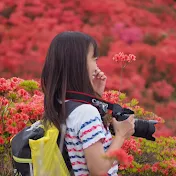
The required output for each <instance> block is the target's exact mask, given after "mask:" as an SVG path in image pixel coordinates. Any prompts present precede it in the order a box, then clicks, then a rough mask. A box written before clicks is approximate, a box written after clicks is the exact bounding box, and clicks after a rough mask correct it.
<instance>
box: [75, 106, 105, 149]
mask: <svg viewBox="0 0 176 176" xmlns="http://www.w3.org/2000/svg"><path fill="white" fill-rule="evenodd" d="M78 111H79V112H78V113H79V115H78V118H79V121H77V122H78V124H77V130H78V131H77V134H78V137H79V139H80V141H81V143H82V145H83V149H85V148H87V147H89V146H91V145H92V144H94V143H95V142H97V141H99V140H100V141H101V142H103V141H104V140H105V132H104V127H103V122H102V120H101V116H100V114H99V112H98V110H97V109H96V108H95V107H93V106H92V105H88V104H84V105H81V106H80V107H79V109H78Z"/></svg>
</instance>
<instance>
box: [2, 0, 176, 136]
mask: <svg viewBox="0 0 176 176" xmlns="http://www.w3.org/2000/svg"><path fill="white" fill-rule="evenodd" d="M65 30H74V31H82V32H85V33H88V34H90V35H91V36H93V37H94V38H95V39H96V40H97V42H98V44H99V50H100V59H99V61H98V62H99V67H100V68H101V69H102V70H103V71H104V72H105V74H106V75H107V76H108V82H107V90H112V89H115V90H118V89H119V85H120V64H118V63H115V62H113V61H112V60H111V59H112V56H113V54H115V53H119V52H124V53H126V54H130V53H132V54H134V55H136V56H137V61H136V62H134V63H132V64H130V65H129V66H128V67H127V69H125V71H124V76H123V84H122V86H121V90H122V91H123V92H125V93H126V95H127V97H128V98H127V99H126V100H125V101H126V102H128V101H130V100H131V99H132V98H137V99H138V100H139V101H140V106H141V107H143V108H145V110H148V111H152V112H154V113H156V114H157V115H158V117H162V118H163V119H165V125H162V126H160V128H159V131H158V133H157V136H158V137H159V136H164V137H168V136H175V135H176V128H175V125H176V74H175V70H176V50H175V46H176V2H175V1H174V0H142V1H139V0H97V1H93V0H84V1H83V0H57V1H54V0H16V1H13V0H2V1H1V2H0V77H3V78H6V79H7V78H11V77H20V78H22V79H31V78H32V79H34V80H37V81H38V80H39V78H40V74H41V69H42V66H43V63H44V59H45V55H46V52H47V49H48V46H49V43H50V42H51V40H52V38H53V37H54V36H55V35H56V34H57V33H60V32H62V31H65ZM3 82H4V81H3V79H1V82H0V90H3V86H2V85H3V84H4V85H6V84H5V83H3ZM21 94H23V91H22V92H21ZM4 96H5V95H4ZM7 99H9V98H8V97H7ZM124 103H125V102H124ZM30 117H31V116H30ZM0 121H1V122H2V116H1V119H0Z"/></svg>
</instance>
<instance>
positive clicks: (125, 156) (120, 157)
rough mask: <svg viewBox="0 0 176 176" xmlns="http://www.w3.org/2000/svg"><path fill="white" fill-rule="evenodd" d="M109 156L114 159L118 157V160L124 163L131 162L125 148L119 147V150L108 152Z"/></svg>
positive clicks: (107, 155)
mask: <svg viewBox="0 0 176 176" xmlns="http://www.w3.org/2000/svg"><path fill="white" fill-rule="evenodd" d="M106 157H107V158H110V159H111V158H112V159H116V160H118V162H120V163H122V164H126V165H128V164H129V155H128V154H127V153H126V152H125V151H124V150H123V149H118V150H114V151H111V152H108V153H107V154H106Z"/></svg>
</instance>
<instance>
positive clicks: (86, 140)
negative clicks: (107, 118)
mask: <svg viewBox="0 0 176 176" xmlns="http://www.w3.org/2000/svg"><path fill="white" fill-rule="evenodd" d="M100 133H103V131H98V132H97V133H95V134H93V135H92V137H90V138H87V139H85V140H83V143H86V142H88V141H90V140H92V139H93V138H94V137H95V136H97V135H98V134H100Z"/></svg>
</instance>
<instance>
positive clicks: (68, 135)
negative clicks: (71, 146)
mask: <svg viewBox="0 0 176 176" xmlns="http://www.w3.org/2000/svg"><path fill="white" fill-rule="evenodd" d="M65 137H68V138H70V139H75V138H77V137H76V136H71V135H70V134H68V133H67V134H66V135H65Z"/></svg>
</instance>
